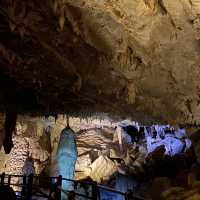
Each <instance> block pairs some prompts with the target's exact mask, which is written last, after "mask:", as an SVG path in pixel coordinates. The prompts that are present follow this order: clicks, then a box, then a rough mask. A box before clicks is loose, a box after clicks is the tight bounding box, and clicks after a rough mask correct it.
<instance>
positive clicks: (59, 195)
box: [55, 175, 62, 200]
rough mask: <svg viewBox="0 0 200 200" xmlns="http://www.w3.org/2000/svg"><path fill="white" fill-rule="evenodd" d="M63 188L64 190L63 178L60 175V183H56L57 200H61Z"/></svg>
mask: <svg viewBox="0 0 200 200" xmlns="http://www.w3.org/2000/svg"><path fill="white" fill-rule="evenodd" d="M61 188H62V176H61V175H60V176H59V177H58V181H57V183H56V188H55V199H56V200H61Z"/></svg>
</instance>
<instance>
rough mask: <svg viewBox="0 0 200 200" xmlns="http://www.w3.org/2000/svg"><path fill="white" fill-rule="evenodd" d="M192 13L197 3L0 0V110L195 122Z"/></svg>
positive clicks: (197, 23)
mask: <svg viewBox="0 0 200 200" xmlns="http://www.w3.org/2000/svg"><path fill="white" fill-rule="evenodd" d="M199 14H200V2H199V1H198V0H101V1H99V0H87V1H86V0H76V1H72V0H52V1H49V0H44V1H42V2H40V1H37V0H36V1H25V0H23V1H22V0H5V1H1V3H0V24H1V32H0V55H1V58H0V63H1V65H0V66H1V67H0V72H1V79H0V86H1V90H0V91H1V92H0V109H1V110H2V111H5V110H7V109H8V108H9V107H12V109H13V110H15V111H16V112H34V113H36V114H41V115H42V114H46V113H47V114H49V113H51V114H56V113H69V112H70V113H76V112H79V111H83V112H86V113H91V112H99V111H101V112H108V113H111V114H112V115H121V116H132V117H133V118H135V119H136V118H137V119H138V120H139V121H143V122H149V123H152V122H153V123H154V121H156V122H167V123H173V124H179V123H182V124H189V125H199V124H200V115H199V111H200V104H199V101H200V97H199V95H200V88H199V85H200V79H199V75H200V67H199V61H200V60H199V59H200V58H199V53H200V48H199V39H200V34H199V33H200V32H199V29H200V19H199ZM25 99H26V100H25Z"/></svg>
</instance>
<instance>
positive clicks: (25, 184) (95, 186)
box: [0, 173, 147, 200]
mask: <svg viewBox="0 0 200 200" xmlns="http://www.w3.org/2000/svg"><path fill="white" fill-rule="evenodd" d="M12 177H19V178H23V183H12V181H11V178H12ZM30 177H31V182H30V183H29V178H30ZM27 178H28V179H27ZM34 178H40V179H41V180H45V179H48V180H49V181H50V183H52V180H54V179H55V180H57V182H56V183H58V182H59V181H60V183H59V184H58V185H57V186H56V188H57V189H58V191H60V192H64V193H65V194H69V193H70V192H73V194H75V195H77V196H80V197H84V198H86V199H97V198H94V197H93V196H87V195H84V194H80V193H77V192H75V191H64V190H62V186H61V185H62V182H63V181H70V182H73V183H75V184H77V185H78V184H79V183H81V184H83V185H90V186H91V187H92V189H95V190H96V192H97V191H99V189H102V190H105V191H108V192H111V193H115V194H119V195H122V196H123V197H124V199H126V200H130V199H129V198H128V193H124V192H121V191H118V190H114V189H112V188H109V187H106V186H103V185H100V184H97V183H96V182H89V181H84V180H82V181H80V180H72V179H67V178H62V176H58V177H48V176H38V175H33V174H31V175H30V176H23V175H16V174H13V175H8V174H4V173H3V174H2V175H1V183H0V184H1V185H9V186H18V187H21V188H22V190H23V187H29V186H30V187H31V188H30V192H29V195H33V196H38V194H35V193H33V192H32V190H35V189H36V191H37V189H38V192H40V190H39V189H41V185H38V184H35V183H34V182H33V179H34ZM5 179H7V180H8V183H5ZM26 180H28V182H26ZM24 181H25V182H24ZM28 184H31V185H28ZM28 189H29V188H28ZM51 189H52V188H50V194H51V192H55V191H51ZM54 189H55V188H54ZM42 193H43V192H42ZM131 195H132V197H133V199H135V200H147V199H145V198H143V197H140V196H137V195H133V194H131ZM39 196H42V197H44V198H47V199H49V198H50V196H49V195H47V194H45V193H44V194H41V195H39ZM97 196H98V194H96V197H97ZM21 197H22V196H21ZM23 198H24V197H23ZM25 199H26V198H25ZM27 199H28V198H27Z"/></svg>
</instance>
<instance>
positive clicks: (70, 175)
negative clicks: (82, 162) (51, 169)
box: [56, 128, 77, 200]
mask: <svg viewBox="0 0 200 200" xmlns="http://www.w3.org/2000/svg"><path fill="white" fill-rule="evenodd" d="M76 160H77V149H76V143H75V133H74V131H73V130H72V129H70V128H65V129H64V130H63V131H62V132H61V135H60V141H59V144H58V150H57V154H56V163H57V167H58V173H59V175H62V177H63V178H67V179H74V171H75V163H76ZM71 190H73V182H70V181H63V182H62V193H61V199H62V200H67V199H68V197H67V193H66V192H67V191H71Z"/></svg>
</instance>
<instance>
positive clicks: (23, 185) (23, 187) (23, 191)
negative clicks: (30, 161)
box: [21, 175, 26, 198]
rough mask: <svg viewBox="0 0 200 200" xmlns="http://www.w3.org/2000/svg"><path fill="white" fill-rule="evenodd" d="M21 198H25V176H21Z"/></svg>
mask: <svg viewBox="0 0 200 200" xmlns="http://www.w3.org/2000/svg"><path fill="white" fill-rule="evenodd" d="M21 195H22V197H23V198H24V197H26V175H24V176H23V183H22V193H21Z"/></svg>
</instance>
